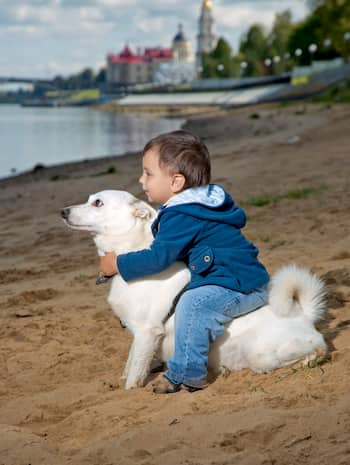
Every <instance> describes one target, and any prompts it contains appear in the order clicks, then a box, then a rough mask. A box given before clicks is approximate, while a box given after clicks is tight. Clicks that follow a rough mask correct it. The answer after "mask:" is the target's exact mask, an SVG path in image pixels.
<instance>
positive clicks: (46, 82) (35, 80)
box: [0, 76, 55, 89]
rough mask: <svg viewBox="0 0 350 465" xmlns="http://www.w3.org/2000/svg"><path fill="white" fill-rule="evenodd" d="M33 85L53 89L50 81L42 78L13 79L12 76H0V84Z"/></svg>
mask: <svg viewBox="0 0 350 465" xmlns="http://www.w3.org/2000/svg"><path fill="white" fill-rule="evenodd" d="M8 83H11V84H13V83H15V84H34V85H40V86H46V87H50V88H53V89H54V88H55V86H54V85H53V83H52V80H51V79H42V78H30V77H14V76H10V77H8V76H0V84H8Z"/></svg>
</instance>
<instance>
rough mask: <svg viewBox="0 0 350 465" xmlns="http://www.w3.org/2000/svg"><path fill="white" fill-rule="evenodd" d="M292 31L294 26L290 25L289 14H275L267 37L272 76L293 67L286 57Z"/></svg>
mask: <svg viewBox="0 0 350 465" xmlns="http://www.w3.org/2000/svg"><path fill="white" fill-rule="evenodd" d="M293 30H294V25H293V23H292V15H291V12H290V11H289V10H286V11H284V12H282V13H277V14H276V16H275V21H274V23H273V26H272V29H271V31H270V33H269V34H268V37H267V43H268V54H269V58H270V59H271V70H272V73H274V74H280V73H282V72H283V71H288V70H290V69H291V68H292V66H293V62H292V60H291V59H290V58H287V56H286V53H287V52H288V42H289V37H290V35H291V33H292V31H293ZM274 58H275V59H274Z"/></svg>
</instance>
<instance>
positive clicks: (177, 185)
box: [171, 174, 186, 194]
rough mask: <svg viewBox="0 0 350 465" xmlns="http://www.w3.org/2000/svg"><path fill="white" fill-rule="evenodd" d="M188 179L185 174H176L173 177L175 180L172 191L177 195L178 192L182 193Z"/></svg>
mask: <svg viewBox="0 0 350 465" xmlns="http://www.w3.org/2000/svg"><path fill="white" fill-rule="evenodd" d="M185 183H186V179H185V176H184V175H183V174H174V175H173V180H172V183H171V188H172V191H173V192H174V193H175V194H176V193H178V192H181V191H182V190H183V188H184V186H185Z"/></svg>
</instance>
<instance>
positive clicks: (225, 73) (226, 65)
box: [202, 37, 238, 78]
mask: <svg viewBox="0 0 350 465" xmlns="http://www.w3.org/2000/svg"><path fill="white" fill-rule="evenodd" d="M202 64H203V72H202V76H203V77H205V78H214V77H231V76H235V75H236V74H237V72H238V70H237V63H236V62H235V61H234V60H233V59H232V50H231V46H230V44H229V43H228V42H227V40H225V39H224V38H223V37H220V39H219V40H218V42H217V44H216V47H215V48H214V50H212V51H211V52H210V53H203V55H202Z"/></svg>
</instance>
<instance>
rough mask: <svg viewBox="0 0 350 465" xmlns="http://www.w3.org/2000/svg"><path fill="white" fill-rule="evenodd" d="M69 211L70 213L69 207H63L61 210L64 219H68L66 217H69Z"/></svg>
mask: <svg viewBox="0 0 350 465" xmlns="http://www.w3.org/2000/svg"><path fill="white" fill-rule="evenodd" d="M69 213H70V209H69V208H63V209H62V210H61V216H62V218H63V219H64V220H68V217H69Z"/></svg>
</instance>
